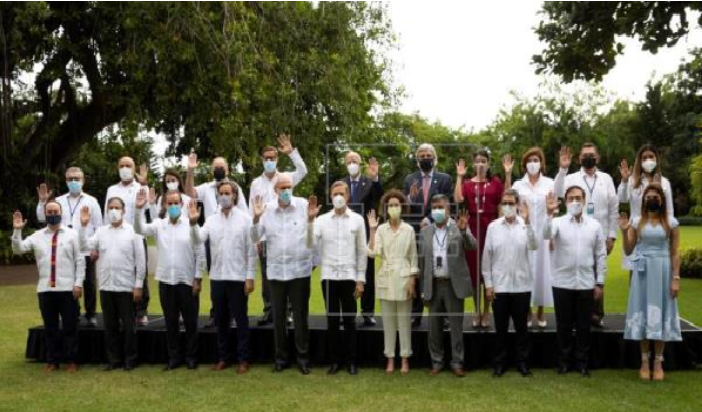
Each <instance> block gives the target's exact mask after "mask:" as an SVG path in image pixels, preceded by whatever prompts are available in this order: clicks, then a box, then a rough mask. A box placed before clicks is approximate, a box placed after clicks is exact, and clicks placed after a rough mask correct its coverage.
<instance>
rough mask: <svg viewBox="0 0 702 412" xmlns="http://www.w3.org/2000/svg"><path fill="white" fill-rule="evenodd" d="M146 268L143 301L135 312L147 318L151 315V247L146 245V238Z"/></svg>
mask: <svg viewBox="0 0 702 412" xmlns="http://www.w3.org/2000/svg"><path fill="white" fill-rule="evenodd" d="M144 258H145V260H146V261H145V262H144V267H145V268H147V273H146V276H145V277H144V287H143V288H142V290H141V300H140V301H139V302H138V303H137V304H136V306H135V308H134V309H135V311H136V315H137V316H138V317H142V316H146V315H147V314H148V313H149V301H150V300H151V294H150V293H149V273H148V268H149V246H148V245H147V244H146V238H144Z"/></svg>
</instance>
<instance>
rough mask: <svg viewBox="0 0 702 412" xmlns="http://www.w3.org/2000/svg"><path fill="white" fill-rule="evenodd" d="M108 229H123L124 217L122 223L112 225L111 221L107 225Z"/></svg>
mask: <svg viewBox="0 0 702 412" xmlns="http://www.w3.org/2000/svg"><path fill="white" fill-rule="evenodd" d="M107 226H108V228H109V229H113V230H116V229H124V219H122V223H121V224H120V225H119V226H112V223H110V224H108V225H107Z"/></svg>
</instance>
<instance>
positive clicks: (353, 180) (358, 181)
mask: <svg viewBox="0 0 702 412" xmlns="http://www.w3.org/2000/svg"><path fill="white" fill-rule="evenodd" d="M349 182H357V183H361V173H360V172H359V173H358V174H357V175H356V177H351V175H349Z"/></svg>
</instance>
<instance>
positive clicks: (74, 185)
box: [66, 180, 83, 195]
mask: <svg viewBox="0 0 702 412" xmlns="http://www.w3.org/2000/svg"><path fill="white" fill-rule="evenodd" d="M66 186H68V191H69V192H71V194H73V195H77V194H79V193H80V192H81V190H83V182H79V181H74V180H71V181H68V182H66Z"/></svg>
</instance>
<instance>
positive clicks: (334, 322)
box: [322, 280, 357, 364]
mask: <svg viewBox="0 0 702 412" xmlns="http://www.w3.org/2000/svg"><path fill="white" fill-rule="evenodd" d="M355 291H356V282H354V281H353V280H323V281H322V294H323V295H324V304H325V306H326V309H327V332H328V333H327V335H328V337H329V340H328V346H327V348H328V350H329V354H330V358H331V361H332V362H334V363H340V362H342V361H344V360H345V359H346V360H347V361H348V363H349V364H355V363H356V312H357V307H356V299H355V298H354V292H355ZM340 318H343V320H344V333H343V339H342V334H341V333H340V332H339V326H340ZM344 352H345V356H344Z"/></svg>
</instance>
